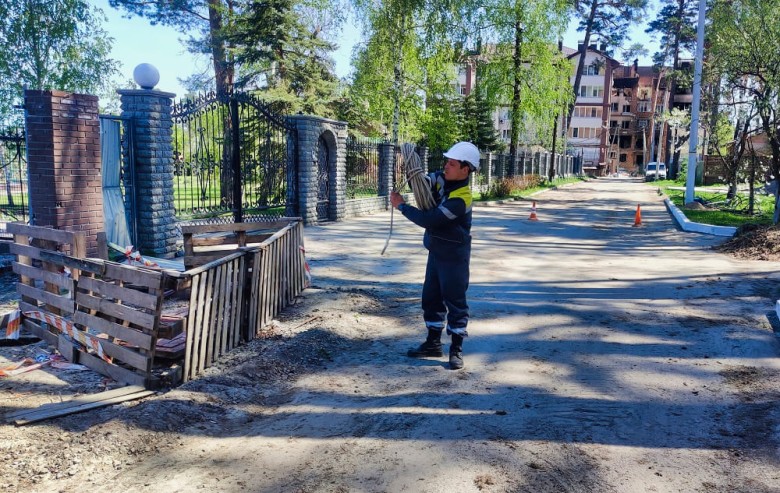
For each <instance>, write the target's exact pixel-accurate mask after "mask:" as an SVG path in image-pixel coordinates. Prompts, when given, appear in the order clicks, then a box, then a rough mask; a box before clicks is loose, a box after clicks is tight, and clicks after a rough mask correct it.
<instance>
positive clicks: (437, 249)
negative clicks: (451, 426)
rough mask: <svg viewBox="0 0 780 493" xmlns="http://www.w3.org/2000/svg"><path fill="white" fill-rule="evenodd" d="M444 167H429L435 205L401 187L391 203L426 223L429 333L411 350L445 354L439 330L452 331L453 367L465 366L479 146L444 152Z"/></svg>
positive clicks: (421, 354) (425, 308) (411, 352)
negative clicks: (410, 199)
mask: <svg viewBox="0 0 780 493" xmlns="http://www.w3.org/2000/svg"><path fill="white" fill-rule="evenodd" d="M444 157H446V158H447V162H446V163H445V164H444V171H437V172H434V173H430V174H429V175H428V178H429V180H430V183H431V192H432V193H433V198H434V200H436V204H437V207H435V208H433V209H430V210H427V211H423V210H420V209H418V208H416V207H413V206H411V205H409V204H407V203H405V202H404V199H403V197H402V196H401V195H400V194H399V193H397V192H392V193H391V194H390V203H391V204H392V205H393V207H396V208H397V209H398V210H399V211H400V212H401V214H403V215H404V217H406V218H407V219H409V220H410V221H412V222H413V223H414V224H416V225H418V226H420V227H422V228H425V236H424V237H423V245H424V246H425V248H427V249H428V264H427V266H426V268H425V282H424V283H423V290H422V309H423V319H424V320H425V326H426V328H427V330H428V337H427V338H426V340H425V342H423V343H422V344H421V345H420V346H419V347H417V348H415V349H410V350H409V352H408V353H407V354H408V355H409V356H410V357H412V358H425V357H441V356H443V355H444V353H443V351H442V345H441V333H442V331H443V330H444V328H445V326H446V328H447V334H449V335H450V336H451V337H452V344H451V345H450V368H451V369H453V370H458V369H461V368H463V338H464V337H466V336H468V331H467V326H468V322H469V306H468V303H467V302H466V290H467V289H468V287H469V261H470V258H471V190H470V189H469V176H470V175H471V173H473V172H475V171H478V170H479V149H477V146H475V145H474V144H472V143H470V142H458V143H457V144H455V145H454V146H452V147H451V148H450V150H448V151H447V152H445V153H444Z"/></svg>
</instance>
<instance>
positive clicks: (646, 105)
mask: <svg viewBox="0 0 780 493" xmlns="http://www.w3.org/2000/svg"><path fill="white" fill-rule="evenodd" d="M636 110H637V111H641V112H644V113H647V112H648V111H650V102H649V101H639V102H638V103H637V104H636Z"/></svg>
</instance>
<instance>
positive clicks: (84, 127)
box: [25, 91, 104, 256]
mask: <svg viewBox="0 0 780 493" xmlns="http://www.w3.org/2000/svg"><path fill="white" fill-rule="evenodd" d="M25 109H26V110H27V155H28V169H29V180H30V181H29V183H30V207H31V209H32V217H31V223H32V224H34V225H38V226H48V227H53V228H56V229H63V230H67V231H75V232H83V233H84V234H85V235H86V237H87V254H88V255H90V256H94V255H96V254H97V240H96V238H97V233H99V232H101V231H103V229H104V223H103V189H102V178H101V171H100V170H101V162H100V120H99V117H98V98H97V96H90V95H85V94H74V93H69V92H63V91H25Z"/></svg>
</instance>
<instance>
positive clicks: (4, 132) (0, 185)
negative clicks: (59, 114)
mask: <svg viewBox="0 0 780 493" xmlns="http://www.w3.org/2000/svg"><path fill="white" fill-rule="evenodd" d="M26 150H27V146H26V144H25V134H24V128H23V127H13V128H5V129H0V218H2V219H10V220H12V221H23V222H27V219H28V206H29V195H28V189H27V152H26Z"/></svg>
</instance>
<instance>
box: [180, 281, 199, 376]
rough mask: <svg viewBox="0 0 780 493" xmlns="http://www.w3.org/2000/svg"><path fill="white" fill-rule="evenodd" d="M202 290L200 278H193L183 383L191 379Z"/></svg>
mask: <svg viewBox="0 0 780 493" xmlns="http://www.w3.org/2000/svg"><path fill="white" fill-rule="evenodd" d="M199 290H200V276H195V277H193V278H192V289H191V290H190V312H189V314H188V315H187V340H186V347H185V350H184V371H183V372H182V381H183V382H186V381H188V380H189V379H190V378H191V373H192V359H193V353H194V352H195V351H194V347H195V317H196V315H197V309H198V306H197V299H198V296H199V293H198V291H199Z"/></svg>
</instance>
